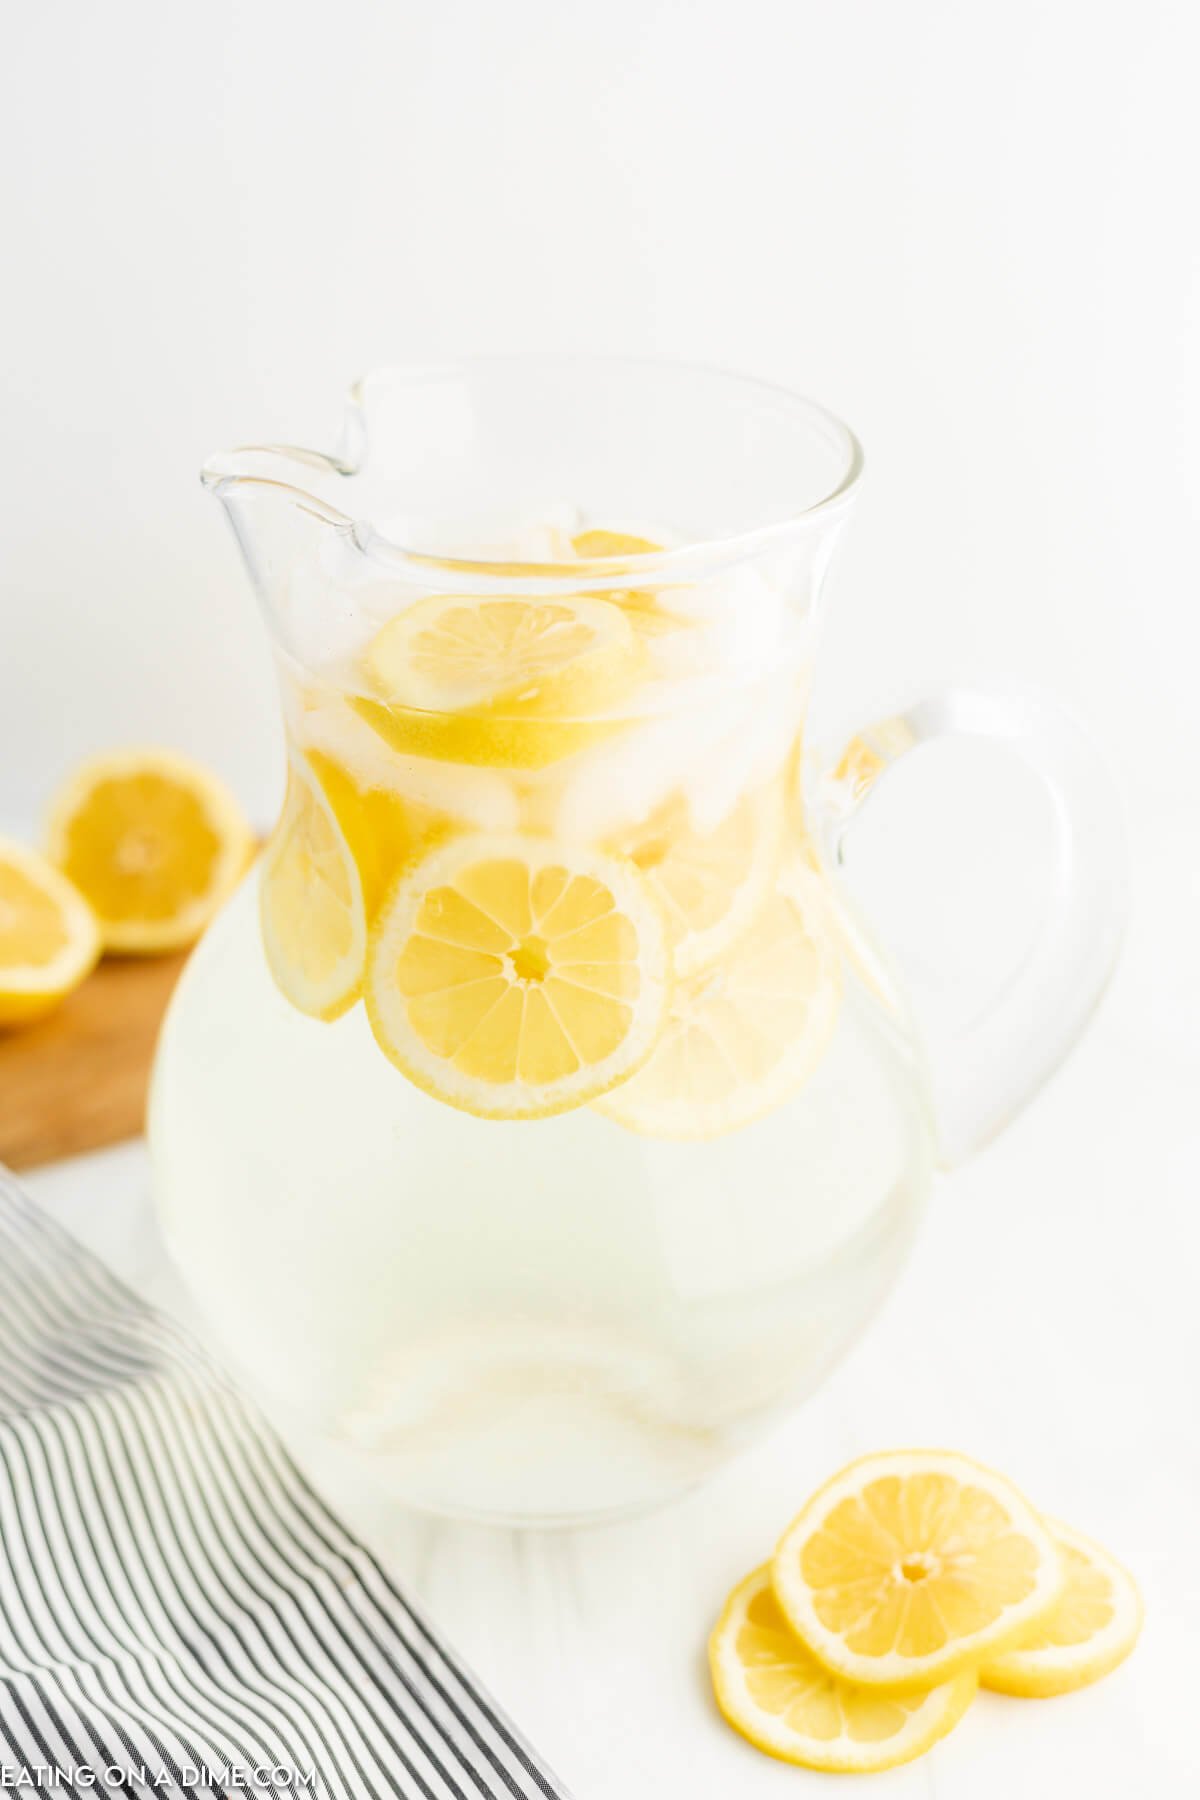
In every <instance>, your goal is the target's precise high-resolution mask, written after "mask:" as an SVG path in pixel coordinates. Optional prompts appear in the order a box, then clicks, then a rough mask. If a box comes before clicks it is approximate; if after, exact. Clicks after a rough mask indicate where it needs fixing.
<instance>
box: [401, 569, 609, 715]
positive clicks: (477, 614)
mask: <svg viewBox="0 0 1200 1800" xmlns="http://www.w3.org/2000/svg"><path fill="white" fill-rule="evenodd" d="M639 664H640V653H639V644H638V639H637V636H636V634H635V632H634V630H633V627H632V626H631V624H630V623H629V620H628V619H627V618H626V617H625V614H624V613H623V612H622V611H621V608H620V607H619V606H612V605H610V604H609V602H608V601H607V600H599V599H590V598H586V597H574V598H568V599H563V600H545V601H534V600H526V599H504V598H496V599H489V598H484V597H480V596H477V595H470V594H432V595H430V596H429V598H428V599H425V600H419V601H417V603H416V604H415V605H413V606H410V607H408V608H407V609H406V610H405V611H404V612H402V613H398V614H397V616H396V617H395V618H394V619H391V620H389V622H388V623H387V624H386V625H385V626H384V627H383V629H382V630H381V631H380V632H379V634H378V636H377V637H376V638H375V639H374V640H373V642H372V643H371V645H370V647H369V649H368V650H367V653H366V672H367V675H368V678H369V680H370V682H371V685H372V687H373V688H374V690H375V692H376V693H377V694H378V695H379V696H380V697H381V698H382V699H383V700H385V701H386V702H387V703H388V704H390V705H393V706H400V707H405V708H409V709H411V710H414V711H417V712H428V713H458V712H465V711H469V710H471V709H474V708H479V707H487V708H490V709H491V710H493V711H494V712H496V713H498V714H500V715H503V714H504V713H506V712H511V713H515V714H516V715H517V716H519V717H530V716H532V717H538V718H555V719H572V718H575V719H579V718H584V717H586V716H587V715H588V714H589V713H591V712H594V711H595V710H596V708H597V706H598V705H609V704H611V703H612V701H613V700H614V699H615V698H616V697H617V695H618V694H619V692H620V690H621V687H622V686H627V685H628V684H629V682H630V680H631V679H632V677H633V676H634V674H635V673H636V672H637V669H638V667H639Z"/></svg>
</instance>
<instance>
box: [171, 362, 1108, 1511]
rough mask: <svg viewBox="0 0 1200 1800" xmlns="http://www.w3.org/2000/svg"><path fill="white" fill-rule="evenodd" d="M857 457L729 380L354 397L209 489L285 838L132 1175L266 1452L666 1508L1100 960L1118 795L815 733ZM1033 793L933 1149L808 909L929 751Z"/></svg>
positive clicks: (249, 897)
mask: <svg viewBox="0 0 1200 1800" xmlns="http://www.w3.org/2000/svg"><path fill="white" fill-rule="evenodd" d="M859 470H860V452H859V448H858V445H857V443H856V441H855V439H854V437H853V436H852V434H851V433H850V431H848V430H847V429H846V427H845V426H844V425H842V424H840V423H839V422H838V421H837V420H836V419H834V418H832V417H831V416H830V415H829V414H828V413H826V412H824V411H822V410H821V409H820V408H819V407H816V406H814V405H812V404H810V403H808V402H807V401H804V400H801V399H798V398H795V397H793V396H792V395H790V394H788V393H785V392H780V391H778V390H776V389H773V388H771V387H768V386H764V385H762V384H760V383H758V382H755V381H750V380H743V379H739V378H735V377H732V376H728V375H723V374H718V373H714V372H710V371H707V370H703V369H697V368H691V367H686V366H681V365H673V364H655V363H639V362H632V361H600V360H596V361H592V360H586V359H583V360H579V359H571V358H556V357H519V358H512V359H494V360H492V359H487V360H482V361H479V362H474V363H466V364H463V365H459V366H453V367H442V368H433V369H417V370H384V371H381V372H379V373H377V374H375V375H373V376H371V377H370V378H369V379H367V380H366V381H364V382H362V383H361V384H360V385H359V386H357V387H356V388H354V389H353V390H352V392H351V395H350V398H349V404H348V409H347V413H346V418H345V424H344V429H343V434H342V440H341V443H340V445H339V448H338V450H337V451H336V453H335V454H332V455H319V454H316V453H314V452H312V451H308V450H299V449H294V448H289V447H278V446H270V447H265V448H257V449H246V450H239V451H235V452H232V453H230V454H228V455H225V456H221V457H218V458H215V459H214V460H213V461H212V462H211V463H210V464H209V465H208V466H207V467H206V469H205V472H204V479H205V481H206V483H207V485H208V486H209V487H210V489H211V490H212V491H213V492H214V493H215V494H216V495H217V496H218V497H219V498H220V500H221V501H222V502H223V504H224V506H225V508H226V510H227V512H228V514H229V517H230V519H231V520H232V522H233V526H234V529H235V532H236V535H237V539H238V542H239V544H240V546H241V549H242V552H243V554H244V557H245V560H246V563H247V566H248V568H249V571H250V575H251V579H252V581H253V583H254V586H255V589H256V591H257V594H258V597H259V599H260V602H261V604H262V607H263V611H264V613H265V616H266V619H267V623H268V627H269V630H270V633H271V637H272V641H273V644H274V648H275V653H276V658H277V663H278V670H279V680H280V686H281V690H282V697H283V713H284V721H285V727H286V732H287V740H288V767H289V774H288V785H287V796H286V800H285V802H284V805H283V811H282V815H281V817H280V820H279V823H278V825H277V827H276V830H275V832H274V835H273V837H272V838H271V840H270V842H269V844H268V845H267V848H266V850H265V851H264V853H263V856H262V858H261V861H260V864H259V868H258V870H257V872H256V874H255V875H254V877H253V879H252V880H250V881H248V882H247V883H246V884H245V886H244V888H243V890H242V892H241V893H240V894H239V896H238V897H237V898H236V899H235V901H234V902H233V903H232V904H231V905H230V907H229V908H228V909H227V911H226V912H225V913H224V914H223V915H222V917H221V918H220V919H219V920H218V921H217V923H216V924H215V925H214V927H213V929H212V930H211V931H210V933H209V934H208V936H207V937H206V938H205V940H204V941H203V943H202V944H201V945H200V947H199V948H198V950H197V952H196V954H195V955H194V957H193V958H192V960H191V962H190V964H189V966H188V969H187V971H186V973H185V975H184V977H183V980H182V982H181V983H180V986H179V989H178V991H177V994H176V997H175V1000H174V1003H173V1005H172V1007H171V1009H170V1013H169V1016H168V1019H167V1022H166V1025H165V1028H164V1031H163V1036H162V1041H161V1046H160V1050H159V1054H158V1060H157V1067H156V1071H155V1077H154V1083H153V1091H152V1097H151V1111H150V1134H151V1143H152V1150H153V1157H154V1162H155V1171H156V1186H157V1192H158V1196H159V1201H160V1206H161V1212H162V1218H163V1222H164V1226H165V1230H166V1233H167V1237H168V1240H169V1243H170V1245H171V1247H172V1249H173V1253H174V1255H175V1257H176V1258H177V1260H178V1263H179V1265H180V1267H181V1268H182V1270H183V1272H184V1274H185V1276H186V1277H187V1280H188V1282H189V1283H190V1285H191V1287H192V1289H193V1291H194V1293H195V1295H196V1296H197V1297H198V1299H199V1301H200V1302H201V1304H202V1306H203V1308H204V1310H205V1311H206V1313H207V1315H208V1317H209V1319H210V1320H211V1322H212V1324H213V1326H214V1327H215V1329H216V1331H217V1333H218V1335H219V1336H220V1338H221V1339H222V1340H223V1342H224V1345H225V1347H226V1350H227V1351H228V1353H229V1354H230V1356H231V1358H232V1359H233V1361H234V1364H235V1366H236V1367H237V1368H238V1370H239V1372H240V1373H241V1375H242V1376H243V1378H244V1379H246V1380H247V1381H249V1382H250V1383H251V1385H252V1386H253V1387H254V1389H255V1390H256V1391H257V1392H258V1394H259V1395H260V1397H261V1398H262V1399H263V1400H264V1402H265V1403H266V1405H267V1406H268V1408H269V1410H270V1411H271V1412H272V1414H273V1416H274V1417H275V1418H276V1420H277V1421H278V1422H279V1423H280V1425H281V1426H282V1427H283V1428H284V1429H285V1430H286V1431H289V1432H291V1433H292V1434H294V1435H295V1434H301V1435H303V1436H306V1437H308V1438H309V1439H310V1440H312V1441H314V1442H315V1441H316V1440H318V1439H319V1440H321V1441H322V1442H323V1444H324V1446H325V1454H326V1455H334V1456H336V1457H338V1458H344V1459H346V1461H347V1462H348V1464H349V1466H350V1469H351V1472H352V1473H353V1475H354V1476H355V1478H356V1479H357V1478H358V1477H359V1476H360V1475H361V1477H362V1478H363V1479H364V1480H365V1481H366V1482H367V1483H368V1485H369V1486H370V1487H371V1488H373V1489H375V1490H377V1491H381V1492H383V1493H385V1494H387V1495H391V1496H394V1497H395V1498H396V1499H398V1500H402V1501H403V1502H405V1503H407V1504H412V1505H416V1506H420V1507H425V1508H429V1509H432V1510H435V1511H438V1512H445V1513H452V1514H458V1515H464V1516H470V1517H474V1518H481V1519H488V1520H495V1521H504V1522H509V1523H549V1522H556V1521H559V1522H566V1521H574V1520H580V1519H584V1518H597V1517H603V1516H606V1515H616V1514H620V1513H624V1512H627V1511H630V1510H633V1509H637V1508H641V1507H644V1506H647V1505H649V1504H651V1503H654V1502H657V1501H660V1500H662V1499H663V1498H665V1497H667V1496H669V1495H671V1494H673V1493H675V1492H676V1491H678V1490H681V1489H683V1488H685V1487H687V1486H688V1485H689V1484H691V1483H693V1482H695V1481H696V1480H698V1479H699V1478H700V1477H702V1476H703V1475H704V1474H705V1473H706V1472H707V1471H709V1470H711V1469H712V1468H714V1467H715V1466H716V1465H718V1464H719V1463H721V1462H722V1461H723V1460H724V1459H726V1458H727V1457H728V1456H729V1455H730V1454H731V1453H732V1452H733V1451H735V1450H736V1449H737V1448H738V1447H739V1446H741V1445H742V1444H744V1443H745V1442H746V1441H747V1439H748V1438H750V1437H751V1436H752V1435H753V1434H755V1433H756V1432H758V1431H760V1430H761V1429H762V1428H763V1427H764V1426H765V1425H766V1424H768V1423H769V1422H771V1421H773V1420H775V1419H776V1418H777V1417H778V1416H779V1415H780V1414H781V1413H782V1412H783V1411H785V1410H786V1409H788V1408H790V1407H793V1406H795V1405H796V1403H797V1402H798V1401H799V1400H801V1399H802V1398H803V1397H804V1395H805V1394H806V1393H807V1392H809V1391H811V1389H812V1388H813V1387H814V1385H815V1384H816V1383H818V1382H819V1381H820V1380H821V1379H822V1378H823V1377H824V1375H825V1374H826V1372H827V1371H828V1370H829V1368H830V1366H831V1365H832V1364H833V1362H834V1361H835V1360H836V1358H837V1357H838V1356H839V1355H840V1354H841V1353H842V1351H843V1350H844V1349H845V1348H846V1347H847V1345H848V1344H849V1343H850V1342H851V1341H852V1340H853V1339H854V1338H855V1336H856V1335H857V1334H858V1333H859V1332H860V1330H861V1329H862V1328H863V1326H864V1324H865V1323H866V1322H867V1320H868V1319H869V1318H870V1317H871V1315H872V1313H873V1312H874V1311H875V1310H876V1308H877V1307H878V1306H879V1304H880V1302H881V1300H882V1298H883V1297H884V1295H885V1294H886V1292H887V1290H888V1288H889V1286H890V1284H891V1283H892V1282H893V1280H894V1279H895V1276H896V1274H897V1271H898V1270H899V1268H900V1266H901V1263H902V1261H903V1259H904V1256H905V1252H906V1250H907V1248H908V1245H909V1243H910V1241H911V1239H912V1235H913V1231H914V1227H915V1226H916V1223H917V1220H918V1215H919V1213H920V1211H921V1206H922V1201H923V1199H924V1196H925V1194H926V1191H927V1189H928V1187H929V1183H930V1177H931V1171H932V1169H933V1167H934V1164H935V1160H936V1154H937V1152H936V1149H935V1145H938V1144H939V1143H940V1147H941V1150H942V1152H943V1153H944V1154H945V1156H946V1157H947V1159H949V1160H953V1159H954V1158H956V1157H958V1156H961V1155H962V1154H964V1153H965V1152H966V1151H968V1150H970V1149H971V1148H972V1147H974V1146H975V1145H977V1144H978V1143H980V1142H981V1141H982V1140H984V1139H985V1138H986V1137H988V1136H989V1135H990V1133H991V1132H992V1131H994V1130H995V1129H997V1128H998V1127H999V1125H1000V1124H1001V1123H1003V1122H1004V1121H1005V1120H1006V1119H1007V1118H1008V1117H1009V1116H1010V1115H1011V1114H1012V1112H1013V1111H1014V1110H1015V1109H1016V1107H1018V1106H1019V1105H1020V1104H1021V1103H1022V1102H1023V1100H1024V1099H1025V1098H1026V1097H1027V1096H1028V1095H1029V1094H1030V1093H1031V1092H1032V1091H1033V1090H1034V1089H1035V1088H1036V1087H1037V1086H1038V1085H1039V1083H1040V1082H1041V1081H1042V1079H1043V1077H1044V1076H1045V1075H1046V1074H1047V1073H1048V1071H1049V1070H1050V1069H1051V1068H1052V1067H1053V1066H1054V1065H1055V1064H1056V1063H1057V1061H1058V1060H1059V1059H1060V1057H1061V1056H1062V1055H1063V1054H1064V1053H1065V1051H1066V1049H1067V1048H1068V1047H1069V1045H1070V1043H1071V1042H1072V1040H1073V1039H1074V1037H1075V1036H1076V1034H1077V1032H1078V1031H1079V1029H1080V1028H1081V1025H1082V1023H1083V1022H1084V1020H1085V1019H1086V1017H1087V1015H1088V1013H1089V1011H1090V1009H1091V1007H1092V1005H1093V1003H1094V1002H1095V1000H1096V998H1097V996H1098V994H1099V992H1100V990H1101V988H1102V986H1103V983H1104V980H1105V978H1106V975H1107V973H1108V970H1109V968H1110V965H1111V962H1112V959H1113V956H1114V952H1115V947H1116V942H1117V938H1118V935H1119V927H1120V913H1121V899H1120V893H1121V882H1120V879H1119V876H1120V869H1119V867H1115V866H1114V863H1115V862H1117V863H1119V850H1118V849H1115V848H1114V846H1115V845H1116V844H1117V843H1118V842H1119V840H1118V838H1117V837H1116V835H1115V834H1114V830H1113V819H1114V816H1115V809H1114V805H1113V800H1112V796H1111V794H1110V792H1109V790H1108V787H1107V784H1106V781H1105V778H1104V776H1103V774H1102V772H1101V771H1099V770H1098V769H1097V767H1096V766H1095V763H1094V760H1093V758H1092V755H1091V752H1090V751H1089V749H1088V747H1087V745H1086V743H1085V742H1083V741H1082V740H1081V739H1080V737H1079V735H1078V734H1077V732H1076V731H1075V730H1074V728H1073V727H1071V726H1070V725H1069V724H1068V723H1066V722H1065V721H1064V720H1063V719H1062V718H1061V717H1060V716H1059V715H1058V714H1057V713H1054V712H1051V711H1049V710H1047V709H1046V708H1045V707H1044V706H1042V705H1040V704H1034V703H1031V702H1028V701H1020V700H1012V699H1004V698H1002V697H997V696H995V695H988V694H967V693H961V692H956V693H953V694H950V695H948V696H945V697H943V698H941V699H938V700H933V701H927V702H925V703H923V704H921V705H919V706H917V707H916V708H914V709H913V710H912V711H910V712H908V713H906V714H905V715H903V716H902V717H898V718H895V719H891V720H889V721H887V722H885V723H884V724H882V725H879V726H876V727H875V728H874V729H870V730H867V731H864V732H862V733H860V734H859V735H858V736H857V737H856V738H855V739H853V740H852V741H851V744H850V746H849V748H848V749H847V750H846V751H845V753H844V754H843V755H842V756H841V757H840V758H834V759H833V760H832V762H830V763H826V764H825V765H823V766H821V765H818V764H817V763H816V761H815V758H814V756H813V754H812V753H811V751H810V750H808V749H807V748H806V746H805V742H804V726H805V716H806V712H807V709H808V704H809V696H810V689H811V685H812V677H813V668H814V658H815V653H816V648H817V641H818V635H819V631H820V627H821V622H822V590H823V583H824V577H825V573H826V570H827V567H828V564H829V560H830V556H831V553H832V551H833V548H834V545H835V543H836V540H837V538H838V535H839V533H840V531H841V529H842V526H843V525H844V523H845V521H846V519H847V517H848V515H849V512H850V510H851V507H852V504H853V500H854V494H855V489H856V486H857V482H858V477H859ZM963 733H965V734H978V735H983V736H986V737H991V738H995V739H998V740H1000V741H1001V742H1002V743H1003V744H1005V745H1007V746H1009V747H1010V748H1011V750H1012V751H1013V752H1014V753H1015V754H1016V755H1017V756H1019V757H1021V758H1023V759H1025V760H1026V761H1027V762H1028V763H1029V764H1031V765H1032V766H1033V767H1034V768H1035V769H1036V770H1037V771H1038V772H1039V773H1040V775H1041V776H1042V777H1043V779H1044V782H1045V784H1046V785H1047V787H1048V788H1049V790H1050V794H1051V798H1052V800H1053V802H1054V812H1055V818H1056V822H1057V831H1058V863H1057V868H1056V871H1055V879H1054V881H1053V883H1052V890H1051V895H1050V899H1049V903H1048V906H1047V910H1046V917H1045V921H1044V925H1043V928H1042V930H1041V933H1040V935H1039V937H1038V939H1037V942H1036V943H1035V944H1034V946H1033V947H1032V949H1031V951H1030V953H1029V955H1028V957H1027V958H1026V960H1025V963H1024V966H1023V969H1022V971H1021V973H1020V975H1019V977H1018V978H1017V979H1016V980H1015V981H1013V982H1011V983H1010V984H1009V986H1008V987H1007V988H1006V990H1005V992H1004V994H1003V996H1002V998H1001V1000H1000V1001H999V1002H998V1003H997V1005H996V1006H995V1007H994V1008H993V1010H992V1011H991V1012H990V1013H989V1014H988V1016H987V1017H985V1018H983V1019H982V1020H981V1021H979V1022H977V1023H976V1024H975V1025H974V1026H973V1027H972V1029H971V1031H970V1033H969V1034H968V1035H967V1036H966V1037H965V1038H964V1040H963V1041H962V1042H961V1044H960V1045H959V1047H958V1054H957V1056H956V1059H955V1064H956V1071H955V1072H956V1075H957V1078H958V1080H959V1084H960V1086H959V1091H957V1092H956V1093H954V1094H953V1095H952V1096H951V1100H950V1104H949V1106H948V1107H947V1108H946V1109H945V1111H944V1116H943V1117H942V1118H941V1119H940V1121H939V1125H940V1130H938V1131H935V1128H934V1123H933V1119H932V1107H931V1100H930V1090H929V1084H928V1081H927V1078H926V1072H925V1068H924V1065H923V1060H922V1054H921V1050H920V1048H919V1040H918V1037H917V1034H916V1033H915V1031H914V1028H913V1024H912V1022H911V1020H910V1017H909V1014H908V1011H907V1010H906V1006H905V1001H904V998H903V995H902V994H901V992H900V990H899V988H898V985H897V982H896V980H895V978H894V976H893V973H892V971H891V970H890V969H889V968H888V966H887V964H886V962H885V961H884V960H883V959H882V958H881V956H880V955H879V953H878V951H877V949H876V947H875V945H874V943H873V942H872V940H871V937H870V935H869V933H868V932H867V931H865V930H864V929H863V927H862V926H861V924H860V923H859V920H858V919H857V917H856V916H855V914H854V911H853V910H852V908H851V906H850V904H849V903H848V900H847V897H846V895H845V894H844V893H843V891H842V890H841V888H840V886H839V885H838V883H837V881H836V880H835V879H834V878H833V877H832V875H831V869H832V868H833V867H834V866H835V865H836V863H837V861H838V859H839V857H840V854H841V847H842V841H843V837H844V834H845V832H846V830H847V827H848V826H849V824H850V821H851V820H852V818H853V817H854V815H855V812H856V810H857V808H858V807H859V805H860V804H861V802H862V800H863V798H864V797H865V795H866V794H867V792H868V791H870V790H871V788H872V787H873V786H874V784H875V782H876V780H877V778H878V777H879V775H880V774H881V773H882V772H883V771H884V770H885V769H886V768H887V767H888V766H889V765H890V764H891V763H892V762H893V761H894V760H895V759H896V757H897V756H899V755H902V754H903V753H904V752H905V751H906V750H907V749H908V748H909V747H911V746H912V745H914V744H919V743H923V742H926V741H928V740H929V739H931V738H933V737H936V736H939V735H942V734H963Z"/></svg>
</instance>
